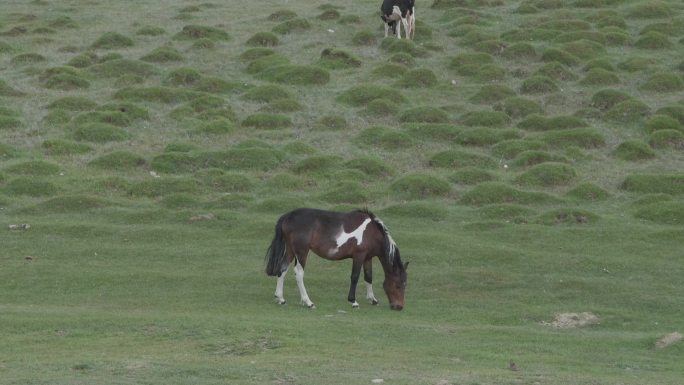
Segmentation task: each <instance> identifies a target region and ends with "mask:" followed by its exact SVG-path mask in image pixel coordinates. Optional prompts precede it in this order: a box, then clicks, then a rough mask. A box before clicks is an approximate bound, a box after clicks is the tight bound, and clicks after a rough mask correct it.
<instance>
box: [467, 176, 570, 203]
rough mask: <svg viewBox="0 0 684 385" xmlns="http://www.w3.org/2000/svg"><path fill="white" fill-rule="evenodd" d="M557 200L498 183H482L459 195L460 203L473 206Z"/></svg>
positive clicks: (549, 196)
mask: <svg viewBox="0 0 684 385" xmlns="http://www.w3.org/2000/svg"><path fill="white" fill-rule="evenodd" d="M557 201H558V199H557V198H555V197H553V196H551V195H549V194H545V193H539V192H530V191H522V190H518V189H515V188H513V187H511V186H510V185H508V184H505V183H500V182H483V183H480V184H478V185H476V186H475V187H473V188H472V189H470V190H468V191H466V192H465V193H463V194H462V195H461V198H460V202H461V203H464V204H468V205H473V206H481V205H487V204H502V203H514V204H521V205H528V204H544V203H554V202H557Z"/></svg>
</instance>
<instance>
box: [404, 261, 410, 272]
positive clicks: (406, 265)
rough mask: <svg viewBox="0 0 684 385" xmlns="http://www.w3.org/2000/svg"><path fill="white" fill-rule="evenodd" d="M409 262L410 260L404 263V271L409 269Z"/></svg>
mask: <svg viewBox="0 0 684 385" xmlns="http://www.w3.org/2000/svg"><path fill="white" fill-rule="evenodd" d="M408 264H409V263H408V262H406V263H405V264H404V271H406V269H408Z"/></svg>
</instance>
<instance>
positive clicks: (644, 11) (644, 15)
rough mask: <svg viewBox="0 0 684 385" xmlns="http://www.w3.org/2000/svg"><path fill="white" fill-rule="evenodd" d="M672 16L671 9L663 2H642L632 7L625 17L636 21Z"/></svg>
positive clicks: (656, 0)
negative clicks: (636, 19)
mask: <svg viewBox="0 0 684 385" xmlns="http://www.w3.org/2000/svg"><path fill="white" fill-rule="evenodd" d="M670 15H672V8H671V7H670V6H669V5H668V4H667V3H666V2H664V1H658V0H655V1H642V2H640V3H637V4H635V5H633V6H632V7H631V8H630V9H629V11H628V12H627V16H628V17H631V18H638V19H658V18H666V17H669V16H670Z"/></svg>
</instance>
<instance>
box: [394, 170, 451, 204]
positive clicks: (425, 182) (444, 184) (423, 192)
mask: <svg viewBox="0 0 684 385" xmlns="http://www.w3.org/2000/svg"><path fill="white" fill-rule="evenodd" d="M389 189H390V192H392V194H394V195H395V196H396V197H397V198H400V199H409V200H416V199H428V198H438V197H446V196H448V195H449V193H450V192H451V185H450V183H449V182H448V181H446V180H444V179H442V178H440V177H437V176H434V175H429V174H410V175H406V176H403V177H401V178H399V179H397V180H395V181H394V182H392V184H391V185H390V187H389Z"/></svg>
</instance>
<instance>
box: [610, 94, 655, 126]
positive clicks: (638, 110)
mask: <svg viewBox="0 0 684 385" xmlns="http://www.w3.org/2000/svg"><path fill="white" fill-rule="evenodd" d="M650 113H651V109H650V107H649V106H648V105H646V104H645V103H644V102H642V101H640V100H636V99H629V100H625V101H624V102H620V103H618V104H616V105H614V106H613V107H611V108H610V109H609V110H608V111H606V115H605V117H606V119H608V120H610V121H613V122H618V123H625V124H636V123H641V122H642V121H643V119H644V118H646V117H647V116H648V115H649V114H650Z"/></svg>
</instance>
